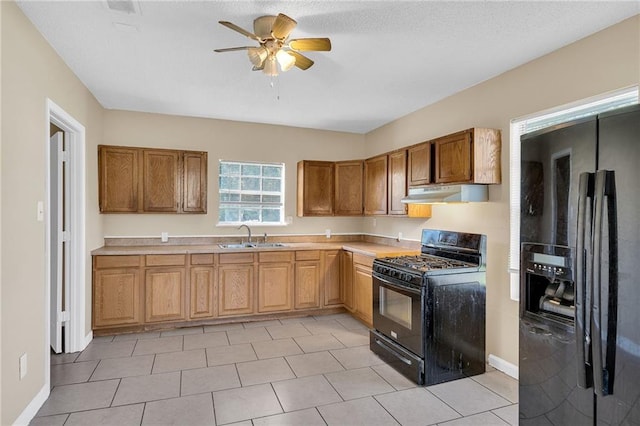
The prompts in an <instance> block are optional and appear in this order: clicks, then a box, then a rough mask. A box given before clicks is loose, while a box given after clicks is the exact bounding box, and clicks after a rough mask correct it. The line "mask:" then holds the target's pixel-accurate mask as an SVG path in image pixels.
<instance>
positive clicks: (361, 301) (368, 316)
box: [353, 264, 373, 326]
mask: <svg viewBox="0 0 640 426" xmlns="http://www.w3.org/2000/svg"><path fill="white" fill-rule="evenodd" d="M353 278H354V279H353V284H354V296H353V298H354V304H355V312H354V313H355V315H356V316H357V317H359V318H360V319H361V320H362V321H364V322H365V323H367V324H368V325H369V326H371V325H372V324H373V293H372V291H373V278H372V276H371V268H370V267H368V266H365V265H360V264H356V265H355V266H354V274H353Z"/></svg>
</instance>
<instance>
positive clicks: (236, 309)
mask: <svg viewBox="0 0 640 426" xmlns="http://www.w3.org/2000/svg"><path fill="white" fill-rule="evenodd" d="M253 274H254V273H253V264H244V265H221V266H220V268H219V271H218V315H219V316H225V315H241V314H251V313H253V312H254V308H253V306H254V300H253V287H254V281H253Z"/></svg>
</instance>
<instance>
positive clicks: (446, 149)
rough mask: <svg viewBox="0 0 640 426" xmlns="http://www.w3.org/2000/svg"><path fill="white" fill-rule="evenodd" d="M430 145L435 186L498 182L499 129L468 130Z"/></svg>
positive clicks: (437, 140) (499, 177) (499, 178)
mask: <svg viewBox="0 0 640 426" xmlns="http://www.w3.org/2000/svg"><path fill="white" fill-rule="evenodd" d="M433 143H434V146H435V157H436V158H435V182H436V183H465V182H467V183H484V184H495V183H500V180H501V176H500V150H501V138H500V130H495V129H469V130H465V131H462V132H458V133H454V134H452V135H448V136H444V137H442V138H439V139H436V140H434V141H433Z"/></svg>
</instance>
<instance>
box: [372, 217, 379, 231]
mask: <svg viewBox="0 0 640 426" xmlns="http://www.w3.org/2000/svg"><path fill="white" fill-rule="evenodd" d="M377 224H378V221H377V220H376V218H375V217H374V218H373V220H372V221H371V225H372V226H373V227H374V228H375V227H376V225H377Z"/></svg>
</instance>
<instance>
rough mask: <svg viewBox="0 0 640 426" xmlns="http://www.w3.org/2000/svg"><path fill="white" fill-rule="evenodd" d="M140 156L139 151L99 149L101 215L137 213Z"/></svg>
mask: <svg viewBox="0 0 640 426" xmlns="http://www.w3.org/2000/svg"><path fill="white" fill-rule="evenodd" d="M139 152H140V151H139V150H138V149H136V148H124V147H118V146H99V147H98V164H99V169H100V171H99V173H98V189H99V191H98V192H99V204H100V212H102V213H125V212H130V213H135V212H137V211H138V187H139V171H138V167H139V157H138V154H139Z"/></svg>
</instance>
